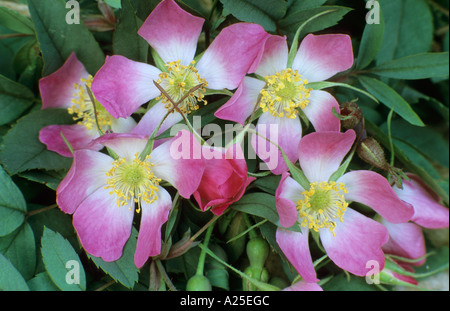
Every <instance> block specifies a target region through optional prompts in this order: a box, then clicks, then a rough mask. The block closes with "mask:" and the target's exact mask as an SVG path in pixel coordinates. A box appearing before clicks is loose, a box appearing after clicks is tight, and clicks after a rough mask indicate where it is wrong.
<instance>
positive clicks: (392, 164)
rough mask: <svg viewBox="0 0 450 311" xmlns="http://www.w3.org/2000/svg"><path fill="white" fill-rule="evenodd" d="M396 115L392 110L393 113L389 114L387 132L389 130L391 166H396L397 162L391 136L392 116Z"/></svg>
mask: <svg viewBox="0 0 450 311" xmlns="http://www.w3.org/2000/svg"><path fill="white" fill-rule="evenodd" d="M393 114H394V109H391V111H390V112H389V114H388V117H387V130H388V138H389V148H390V149H391V160H390V162H389V164H390V165H391V166H394V161H395V151H394V143H393V142H392V135H391V121H392V115H393Z"/></svg>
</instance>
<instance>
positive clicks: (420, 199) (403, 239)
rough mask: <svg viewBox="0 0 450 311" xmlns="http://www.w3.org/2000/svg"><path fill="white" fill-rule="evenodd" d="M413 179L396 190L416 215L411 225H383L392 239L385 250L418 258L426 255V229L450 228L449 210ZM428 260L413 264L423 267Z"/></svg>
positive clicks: (434, 195) (410, 176)
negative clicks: (423, 230)
mask: <svg viewBox="0 0 450 311" xmlns="http://www.w3.org/2000/svg"><path fill="white" fill-rule="evenodd" d="M407 176H408V177H409V180H404V181H403V189H400V188H397V187H396V186H394V187H393V189H394V191H395V193H396V194H397V195H398V197H399V198H400V199H401V200H403V201H405V202H407V203H409V204H411V205H412V207H413V209H414V215H413V217H412V218H411V222H408V223H401V224H394V223H391V222H389V221H387V220H386V219H381V220H380V222H381V223H382V224H383V225H384V226H385V227H386V228H387V229H388V232H389V240H388V242H387V243H386V244H385V245H384V246H383V250H384V251H385V252H386V253H388V254H392V255H396V256H400V257H403V258H409V259H418V258H421V257H423V256H425V254H426V248H425V239H424V236H423V232H422V228H421V227H424V228H428V229H440V228H448V225H449V210H448V208H446V207H445V206H443V205H442V204H441V199H440V197H439V196H438V195H437V194H436V193H434V192H433V191H432V190H431V189H430V187H428V186H427V185H426V184H425V183H424V182H423V181H422V180H421V179H420V177H419V176H417V175H414V174H410V173H408V174H407ZM424 263H425V259H423V260H420V261H417V262H412V263H409V264H410V265H412V266H421V265H423V264H424Z"/></svg>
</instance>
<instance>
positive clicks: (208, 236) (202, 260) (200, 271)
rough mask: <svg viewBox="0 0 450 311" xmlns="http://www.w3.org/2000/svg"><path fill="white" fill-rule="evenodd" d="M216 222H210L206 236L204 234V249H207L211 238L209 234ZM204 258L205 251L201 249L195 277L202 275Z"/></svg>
mask: <svg viewBox="0 0 450 311" xmlns="http://www.w3.org/2000/svg"><path fill="white" fill-rule="evenodd" d="M215 223H216V222H215V221H214V222H212V223H211V224H210V225H209V226H208V230H206V234H205V240H204V241H203V245H204V246H205V247H208V244H209V240H210V238H211V233H212V231H213V229H214V224H215ZM205 258H206V251H205V249H202V251H201V253H200V257H199V258H198V264H197V271H196V273H195V274H196V275H203V271H204V268H205Z"/></svg>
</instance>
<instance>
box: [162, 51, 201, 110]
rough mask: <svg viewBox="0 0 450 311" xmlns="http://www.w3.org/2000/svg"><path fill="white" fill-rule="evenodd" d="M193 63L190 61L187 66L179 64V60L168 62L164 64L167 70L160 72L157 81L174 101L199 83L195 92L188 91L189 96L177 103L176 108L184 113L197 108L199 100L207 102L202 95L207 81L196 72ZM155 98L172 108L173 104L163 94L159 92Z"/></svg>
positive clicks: (178, 99) (169, 108)
mask: <svg viewBox="0 0 450 311" xmlns="http://www.w3.org/2000/svg"><path fill="white" fill-rule="evenodd" d="M194 64H195V61H192V62H191V65H189V66H184V65H181V61H180V60H177V61H175V62H168V63H167V64H166V67H167V72H162V73H160V74H159V79H158V81H157V82H158V84H159V85H161V87H162V88H164V90H165V91H166V93H167V95H168V96H169V97H170V98H171V99H172V100H173V101H174V102H175V103H177V102H178V101H180V100H181V98H183V96H184V95H185V94H186V93H187V92H188V91H189V90H190V89H192V88H193V87H195V86H197V85H199V84H201V85H202V86H201V87H200V88H199V89H197V90H196V91H195V92H192V93H190V94H189V96H188V97H187V98H186V99H185V100H183V102H182V103H180V104H179V105H178V108H179V109H180V111H181V112H183V113H184V114H188V113H190V112H191V111H194V110H197V109H198V108H199V105H198V103H199V102H203V104H204V105H206V104H207V101H206V100H205V99H204V97H205V92H206V87H207V86H208V82H206V80H205V79H203V78H202V77H201V76H200V75H199V74H198V71H197V69H196V68H195V67H194ZM157 99H162V102H163V103H164V104H166V106H165V107H166V108H167V109H168V110H171V109H172V108H173V104H172V103H171V101H170V100H169V99H168V98H167V97H166V96H165V95H164V94H161V96H160V97H158V98H157Z"/></svg>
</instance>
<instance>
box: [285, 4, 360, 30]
mask: <svg viewBox="0 0 450 311" xmlns="http://www.w3.org/2000/svg"><path fill="white" fill-rule="evenodd" d="M351 10H352V9H351V8H347V7H343V6H333V5H324V6H321V7H319V8H311V9H306V10H300V11H295V12H290V13H289V14H288V15H286V17H285V18H283V19H282V20H280V21H279V26H280V27H281V28H282V29H283V30H284V31H285V32H287V33H289V34H291V35H294V34H295V32H296V31H297V29H298V27H299V26H300V25H301V24H303V23H304V22H305V21H307V20H308V19H310V18H311V16H315V15H317V14H319V13H321V12H324V11H332V12H330V13H328V14H325V15H322V16H319V17H318V18H316V19H314V20H313V21H311V22H310V23H308V24H307V25H306V26H305V27H304V28H303V31H302V32H303V33H313V32H317V31H320V30H323V29H326V28H329V27H331V26H334V25H336V24H337V23H338V22H339V21H340V20H341V19H342V18H343V17H344V15H346V14H347V13H348V12H350V11H351Z"/></svg>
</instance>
